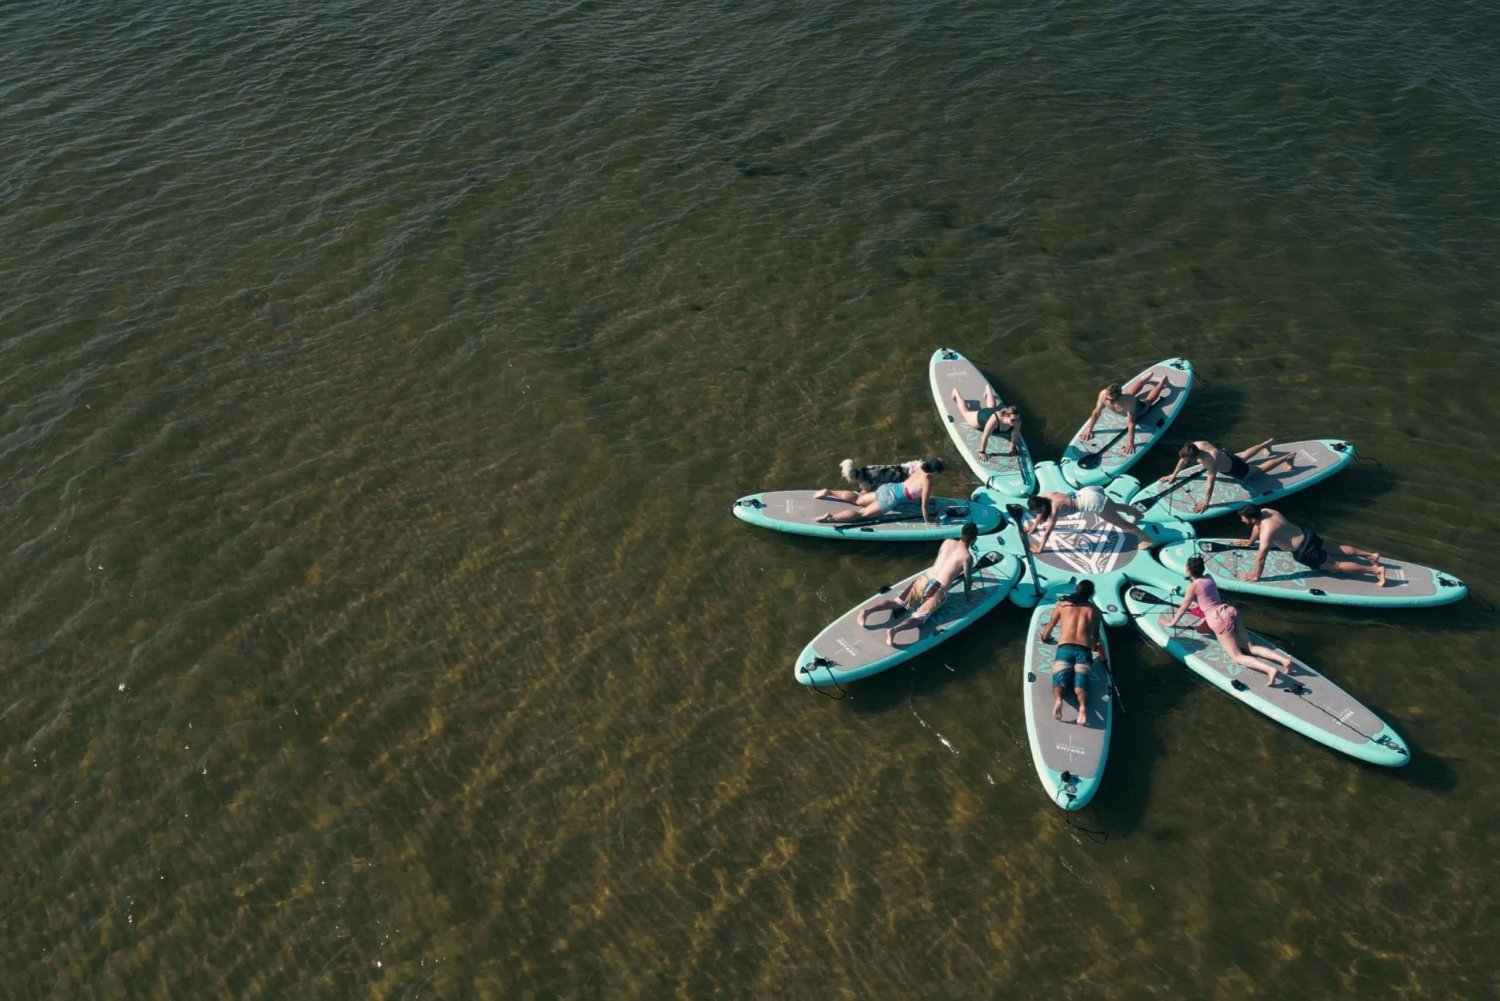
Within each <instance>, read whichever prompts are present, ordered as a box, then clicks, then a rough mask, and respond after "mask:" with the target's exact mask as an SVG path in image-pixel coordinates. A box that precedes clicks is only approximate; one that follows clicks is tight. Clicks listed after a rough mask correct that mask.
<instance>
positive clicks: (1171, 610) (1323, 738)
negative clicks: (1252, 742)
mask: <svg viewBox="0 0 1500 1001" xmlns="http://www.w3.org/2000/svg"><path fill="white" fill-rule="evenodd" d="M1175 597H1176V601H1174V600H1172V599H1173V596H1172V595H1170V593H1163V592H1161V591H1157V590H1155V589H1153V588H1149V587H1142V586H1136V587H1130V588H1127V589H1126V591H1125V604H1126V606H1127V607H1128V608H1129V609H1130V614H1131V616H1132V618H1134V620H1135V624H1136V627H1137V628H1138V629H1139V630H1140V631H1141V633H1142V634H1143V635H1144V636H1145V637H1146V638H1147V639H1149V640H1151V642H1153V643H1155V644H1156V645H1157V646H1159V647H1161V648H1162V649H1163V650H1165V651H1167V652H1168V653H1170V654H1171V655H1172V656H1174V657H1176V658H1177V659H1178V660H1180V661H1182V662H1183V663H1184V664H1186V665H1187V666H1188V668H1189V669H1190V670H1192V671H1193V673H1195V674H1197V675H1198V676H1200V677H1202V678H1204V679H1205V680H1207V681H1209V682H1210V683H1212V684H1213V686H1214V687H1215V688H1217V689H1219V690H1220V691H1222V692H1224V693H1225V694H1226V695H1229V696H1231V697H1233V698H1235V699H1237V700H1238V701H1240V702H1242V703H1244V704H1245V705H1247V706H1249V707H1250V708H1252V709H1254V710H1256V711H1257V712H1261V713H1264V714H1265V715H1267V716H1269V717H1271V718H1272V719H1274V720H1275V721H1276V722H1278V723H1281V724H1282V725H1284V726H1287V727H1290V728H1291V729H1293V730H1296V731H1297V732H1298V733H1300V734H1302V735H1303V736H1304V737H1310V738H1311V739H1313V740H1316V741H1317V742H1318V743H1320V744H1323V745H1325V746H1327V747H1331V748H1333V749H1334V750H1335V751H1342V752H1344V753H1345V754H1348V755H1351V756H1352V757H1356V758H1359V759H1360V760H1361V761H1368V762H1370V763H1371V764H1375V765H1387V766H1396V765H1404V764H1406V763H1407V762H1408V761H1410V760H1411V755H1410V753H1409V752H1408V751H1407V749H1406V746H1405V745H1404V744H1403V743H1402V741H1401V738H1400V736H1399V735H1398V734H1397V733H1396V731H1395V730H1393V729H1392V728H1391V727H1390V726H1389V725H1388V724H1386V723H1385V722H1384V721H1383V720H1381V719H1380V717H1378V716H1376V715H1375V714H1374V713H1373V712H1371V711H1370V710H1369V709H1368V708H1366V707H1365V706H1364V705H1363V704H1362V703H1361V702H1360V701H1359V700H1358V699H1356V698H1354V696H1352V695H1350V694H1349V693H1348V692H1346V691H1344V690H1343V689H1342V688H1340V687H1339V686H1338V685H1335V684H1334V683H1333V682H1332V681H1329V680H1328V679H1327V678H1326V677H1324V676H1323V675H1321V674H1319V673H1318V672H1317V671H1315V670H1313V669H1312V668H1311V667H1308V666H1307V665H1306V664H1304V663H1303V662H1302V661H1300V660H1298V659H1297V658H1296V657H1294V656H1292V655H1291V653H1290V651H1286V650H1284V649H1283V648H1282V647H1280V646H1277V644H1275V643H1272V642H1271V641H1270V640H1268V639H1266V638H1265V637H1263V636H1257V635H1256V634H1255V633H1250V634H1249V635H1250V640H1251V642H1253V643H1257V644H1260V645H1262V646H1267V647H1271V648H1273V649H1276V650H1280V651H1282V652H1283V653H1286V654H1287V656H1290V657H1292V666H1291V668H1290V669H1289V670H1286V671H1283V672H1282V677H1281V678H1280V679H1278V680H1277V682H1276V683H1275V685H1273V686H1267V685H1266V684H1265V675H1263V674H1261V673H1260V672H1259V671H1256V670H1253V669H1251V668H1247V667H1242V666H1241V665H1239V664H1236V663H1235V662H1234V661H1233V660H1231V659H1230V657H1229V654H1227V653H1226V652H1225V651H1224V647H1223V646H1222V645H1221V644H1220V643H1219V641H1218V639H1217V638H1215V637H1214V636H1213V634H1212V633H1208V632H1206V631H1204V630H1202V629H1200V628H1197V626H1196V625H1192V624H1190V623H1201V621H1202V620H1199V619H1196V618H1193V617H1191V616H1188V617H1185V619H1184V621H1183V622H1180V623H1178V624H1177V626H1175V627H1172V628H1168V626H1167V623H1168V622H1170V621H1171V619H1172V616H1173V615H1174V614H1175V612H1176V603H1177V601H1181V600H1182V599H1181V596H1180V595H1177V596H1175ZM1288 675H1290V677H1291V681H1290V682H1288V681H1287V680H1286V678H1287V676H1288Z"/></svg>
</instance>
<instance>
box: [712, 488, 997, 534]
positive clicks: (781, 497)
mask: <svg viewBox="0 0 1500 1001" xmlns="http://www.w3.org/2000/svg"><path fill="white" fill-rule="evenodd" d="M813 493H814V491H812V490H772V491H769V492H767V493H763V494H751V495H750V496H748V497H741V498H740V499H739V500H737V501H735V502H734V508H733V510H734V516H735V517H736V518H738V519H740V520H741V521H744V522H748V523H750V524H751V525H759V526H761V527H762V528H772V529H775V530H776V531H778V532H790V533H792V534H793V535H811V536H814V537H816V538H820V539H862V540H866V541H871V542H929V541H932V540H937V539H956V538H958V533H959V532H960V531H961V530H962V529H963V527H964V522H966V521H970V520H972V521H973V522H974V524H975V526H976V527H977V528H978V529H979V534H980V535H984V534H986V533H988V532H993V531H994V530H995V529H996V528H999V527H1000V513H999V512H998V511H996V510H995V509H994V508H993V507H988V506H986V505H982V504H974V503H972V502H970V501H966V500H956V499H954V498H952V497H929V498H928V499H927V505H928V513H929V514H931V515H932V518H933V520H934V521H935V522H936V524H933V525H929V524H926V523H925V522H924V521H923V520H922V512H921V510H920V508H919V506H918V505H915V504H913V505H911V506H909V507H902V508H900V509H898V510H896V511H893V512H887V513H885V514H880V515H877V516H875V517H874V518H867V519H863V520H860V521H848V522H842V523H826V522H819V521H817V520H815V519H816V518H817V517H818V515H820V514H824V513H831V512H834V511H848V510H850V509H851V508H852V507H853V505H850V504H847V503H845V502H843V501H837V500H830V499H827V498H825V499H823V500H813Z"/></svg>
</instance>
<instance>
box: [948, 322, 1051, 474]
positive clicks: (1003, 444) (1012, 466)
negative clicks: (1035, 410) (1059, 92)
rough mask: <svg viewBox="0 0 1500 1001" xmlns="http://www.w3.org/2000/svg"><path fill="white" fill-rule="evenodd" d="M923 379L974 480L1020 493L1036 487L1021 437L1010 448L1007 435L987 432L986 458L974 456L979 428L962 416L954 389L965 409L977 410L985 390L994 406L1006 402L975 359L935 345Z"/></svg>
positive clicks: (979, 437)
mask: <svg viewBox="0 0 1500 1001" xmlns="http://www.w3.org/2000/svg"><path fill="white" fill-rule="evenodd" d="M927 381H928V382H930V383H931V384H932V398H933V400H934V401H935V402H936V403H937V408H938V414H939V415H941V417H942V420H943V425H944V426H945V427H946V428H947V429H948V435H949V437H951V438H952V439H953V444H954V445H956V446H957V447H958V451H959V454H960V455H962V456H963V457H964V461H965V462H967V463H968V464H969V469H971V470H972V471H973V473H974V475H975V476H977V477H978V478H979V482H981V483H983V484H984V485H985V486H986V487H989V488H990V489H991V490H998V491H999V492H1000V493H1004V494H1013V495H1018V496H1022V497H1024V496H1026V495H1027V494H1030V493H1031V492H1032V491H1033V490H1035V489H1036V475H1035V473H1034V470H1033V465H1032V462H1031V452H1030V451H1029V450H1028V449H1027V448H1026V440H1025V438H1024V437H1022V438H1021V439H1020V441H1019V442H1018V443H1017V444H1016V446H1015V448H1014V452H1012V446H1011V441H1010V435H1009V434H1005V435H1003V436H1002V435H1000V434H994V435H991V436H990V440H989V442H988V444H987V447H986V450H985V456H986V457H985V458H983V459H981V458H980V457H979V442H980V440H981V439H982V438H983V437H984V434H983V429H982V428H976V427H974V426H973V425H972V424H970V423H969V422H968V420H967V419H965V417H964V411H963V409H962V408H961V407H960V406H959V405H958V404H956V403H954V402H953V393H954V390H957V391H958V394H959V396H960V397H961V398H962V399H963V400H965V401H966V402H967V403H968V405H969V408H970V409H976V410H977V409H979V407H980V406H981V405H982V403H983V400H984V395H985V391H986V390H988V391H989V393H990V395H991V396H992V397H993V398H994V400H995V406H1002V405H1003V404H1004V402H1005V401H1004V400H1002V399H1001V398H1000V394H999V393H996V392H995V389H994V387H993V386H991V385H990V383H989V380H987V379H985V377H984V375H983V374H982V373H981V372H980V371H979V369H978V368H976V367H975V366H974V363H973V362H971V361H969V359H967V358H965V357H964V356H963V355H961V354H959V353H958V352H957V351H953V350H951V349H949V348H938V349H937V350H936V351H934V352H933V353H932V360H931V361H930V362H929V363H928V365H927ZM1023 420H1024V418H1023Z"/></svg>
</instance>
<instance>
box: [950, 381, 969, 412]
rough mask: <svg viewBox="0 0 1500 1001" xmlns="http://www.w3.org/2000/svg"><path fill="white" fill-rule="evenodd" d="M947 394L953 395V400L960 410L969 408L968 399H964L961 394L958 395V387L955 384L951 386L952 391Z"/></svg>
mask: <svg viewBox="0 0 1500 1001" xmlns="http://www.w3.org/2000/svg"><path fill="white" fill-rule="evenodd" d="M949 395H950V396H952V397H953V402H954V403H956V404H958V409H960V410H968V409H969V401H968V400H966V399H964V398H963V397H962V396H959V395H958V387H957V386H955V387H954V388H953V392H952V393H950V394H949Z"/></svg>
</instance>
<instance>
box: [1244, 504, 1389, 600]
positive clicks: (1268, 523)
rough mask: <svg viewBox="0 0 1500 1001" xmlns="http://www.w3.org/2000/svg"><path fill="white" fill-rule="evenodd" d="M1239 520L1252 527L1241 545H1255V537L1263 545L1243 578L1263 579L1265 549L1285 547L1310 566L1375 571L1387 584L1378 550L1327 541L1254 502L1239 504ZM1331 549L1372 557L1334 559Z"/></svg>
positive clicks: (1284, 548) (1376, 577) (1380, 579)
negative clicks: (1253, 566)
mask: <svg viewBox="0 0 1500 1001" xmlns="http://www.w3.org/2000/svg"><path fill="white" fill-rule="evenodd" d="M1240 521H1243V522H1244V523H1245V524H1246V525H1248V526H1249V527H1250V538H1248V539H1243V540H1241V541H1240V543H1239V544H1240V545H1242V546H1253V545H1255V543H1256V540H1257V539H1259V541H1260V549H1259V551H1258V552H1257V553H1256V554H1255V568H1254V569H1253V570H1251V571H1250V572H1249V573H1247V574H1240V575H1239V577H1240V579H1241V580H1260V575H1261V573H1262V571H1264V570H1265V568H1266V553H1267V552H1269V551H1270V550H1272V549H1282V550H1285V551H1286V552H1289V553H1291V554H1292V559H1294V560H1296V561H1297V562H1298V563H1301V564H1302V565H1303V566H1305V567H1307V568H1308V569H1309V570H1326V571H1327V572H1328V573H1353V574H1373V575H1374V577H1375V579H1376V580H1377V581H1379V582H1380V586H1381V587H1385V567H1384V566H1383V565H1382V564H1381V562H1380V554H1379V553H1371V552H1366V551H1365V550H1363V549H1355V548H1354V547H1353V546H1343V545H1337V544H1331V543H1327V542H1324V541H1323V540H1322V539H1320V538H1318V533H1317V532H1314V531H1313V530H1312V529H1310V528H1298V527H1297V526H1296V525H1294V524H1292V523H1291V522H1290V521H1287V519H1286V517H1285V516H1284V515H1283V514H1282V513H1281V512H1280V511H1276V510H1274V509H1272V508H1268V507H1256V506H1255V505H1254V504H1249V505H1246V506H1245V507H1242V508H1240ZM1329 549H1332V550H1334V551H1335V552H1337V553H1338V554H1339V555H1341V556H1358V557H1361V558H1362V559H1366V560H1369V564H1368V565H1366V564H1364V563H1356V562H1354V561H1353V560H1340V559H1335V558H1334V557H1333V556H1331V555H1329V553H1328V550H1329Z"/></svg>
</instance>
